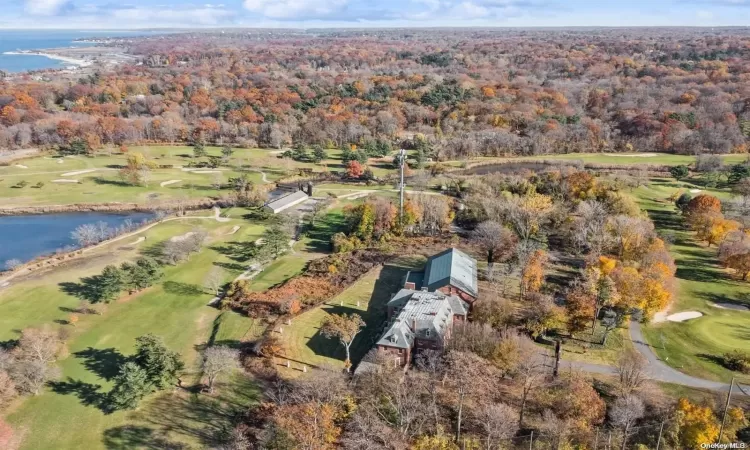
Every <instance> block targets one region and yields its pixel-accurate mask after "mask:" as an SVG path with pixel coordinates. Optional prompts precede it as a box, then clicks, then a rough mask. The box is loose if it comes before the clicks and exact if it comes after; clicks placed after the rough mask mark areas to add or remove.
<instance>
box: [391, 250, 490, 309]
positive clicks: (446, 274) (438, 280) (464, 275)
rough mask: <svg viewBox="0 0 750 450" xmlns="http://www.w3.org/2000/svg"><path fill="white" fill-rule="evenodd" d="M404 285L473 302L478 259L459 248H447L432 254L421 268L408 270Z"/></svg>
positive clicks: (469, 302) (475, 295)
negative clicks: (418, 270) (420, 269)
mask: <svg viewBox="0 0 750 450" xmlns="http://www.w3.org/2000/svg"><path fill="white" fill-rule="evenodd" d="M404 288H405V289H415V290H421V289H427V290H428V291H430V292H442V293H444V294H446V295H455V296H457V297H459V298H461V299H462V300H463V301H465V302H467V303H468V304H469V305H472V304H473V303H474V302H475V301H476V299H477V296H478V295H479V293H478V288H477V261H476V260H475V259H474V258H472V257H471V256H469V255H467V254H466V253H464V252H462V251H461V250H458V249H455V248H449V249H447V250H445V251H442V252H440V253H438V254H437V255H433V256H431V257H430V258H429V259H428V260H427V264H426V265H425V266H424V270H423V271H420V272H416V271H414V272H409V273H408V274H407V275H406V279H405V280H404Z"/></svg>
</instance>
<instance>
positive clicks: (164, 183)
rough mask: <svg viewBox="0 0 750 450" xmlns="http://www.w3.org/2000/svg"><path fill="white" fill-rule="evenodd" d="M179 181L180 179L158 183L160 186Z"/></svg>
mask: <svg viewBox="0 0 750 450" xmlns="http://www.w3.org/2000/svg"><path fill="white" fill-rule="evenodd" d="M180 181H182V180H169V181H164V182H162V183H161V184H160V186H161V187H164V186H169V185H170V184H175V183H179V182H180Z"/></svg>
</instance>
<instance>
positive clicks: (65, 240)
mask: <svg viewBox="0 0 750 450" xmlns="http://www.w3.org/2000/svg"><path fill="white" fill-rule="evenodd" d="M152 217H153V214H151V213H127V214H113V213H96V212H85V213H65V214H43V215H24V216H0V271H2V270H4V269H5V268H6V267H5V262H6V261H9V260H14V259H15V260H20V261H21V262H26V261H30V260H32V259H34V258H36V257H38V256H42V255H48V254H51V253H54V252H56V251H57V250H61V249H65V248H70V247H77V246H78V242H77V241H76V240H75V239H74V238H73V236H72V235H71V233H72V232H73V231H74V230H75V229H76V228H77V227H79V226H81V225H84V224H95V223H99V222H104V223H105V224H107V227H108V228H111V229H118V228H121V227H123V226H125V225H128V224H130V223H132V224H139V223H140V222H142V221H144V220H150V219H151V218H152Z"/></svg>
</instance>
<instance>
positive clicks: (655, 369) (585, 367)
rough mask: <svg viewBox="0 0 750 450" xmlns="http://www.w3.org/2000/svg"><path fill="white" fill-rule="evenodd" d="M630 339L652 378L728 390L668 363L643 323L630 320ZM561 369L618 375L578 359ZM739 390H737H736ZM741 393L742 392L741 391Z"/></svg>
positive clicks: (727, 386)
mask: <svg viewBox="0 0 750 450" xmlns="http://www.w3.org/2000/svg"><path fill="white" fill-rule="evenodd" d="M630 339H631V340H632V341H633V346H634V347H635V349H636V350H637V351H638V353H640V354H641V355H643V357H644V358H646V361H647V365H646V375H647V376H648V378H649V379H651V380H656V381H663V382H666V383H673V384H679V385H682V386H688V387H693V388H699V389H710V390H714V391H725V392H726V391H728V390H729V384H728V383H722V382H720V381H713V380H705V379H703V378H698V377H694V376H691V375H686V374H684V373H682V372H680V371H679V370H677V369H674V368H672V367H670V366H669V365H667V364H666V363H665V362H664V361H662V360H661V359H659V357H658V356H657V355H656V353H654V351H653V349H652V348H651V346H650V345H649V344H648V342H646V339H645V338H644V337H643V331H642V330H641V324H640V323H639V322H637V321H631V322H630ZM560 368H561V370H565V369H577V370H582V371H584V372H589V373H599V374H603V375H615V376H616V375H617V368H615V367H613V366H607V365H603V364H591V363H585V362H578V361H566V360H563V361H562V362H561V367H560ZM740 387H741V388H742V389H743V390H744V391H745V392H750V386H746V385H741V386H740ZM735 392H737V391H735ZM740 393H742V392H741V391H740Z"/></svg>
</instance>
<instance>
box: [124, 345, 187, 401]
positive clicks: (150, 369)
mask: <svg viewBox="0 0 750 450" xmlns="http://www.w3.org/2000/svg"><path fill="white" fill-rule="evenodd" d="M135 347H136V353H135V356H134V357H133V361H134V362H135V363H136V364H138V365H139V366H140V367H141V368H143V370H145V371H146V374H147V378H148V382H149V383H150V384H151V385H153V386H154V387H155V388H157V389H166V388H167V387H169V386H171V385H173V384H175V382H176V381H177V373H178V372H179V371H180V370H182V368H183V367H184V364H183V362H182V360H181V359H180V354H179V353H177V352H173V351H171V350H169V349H168V348H167V347H166V346H165V345H164V343H163V342H162V340H161V338H160V337H158V336H155V335H153V334H147V335H144V336H141V337H139V338H137V339H136V340H135Z"/></svg>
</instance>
